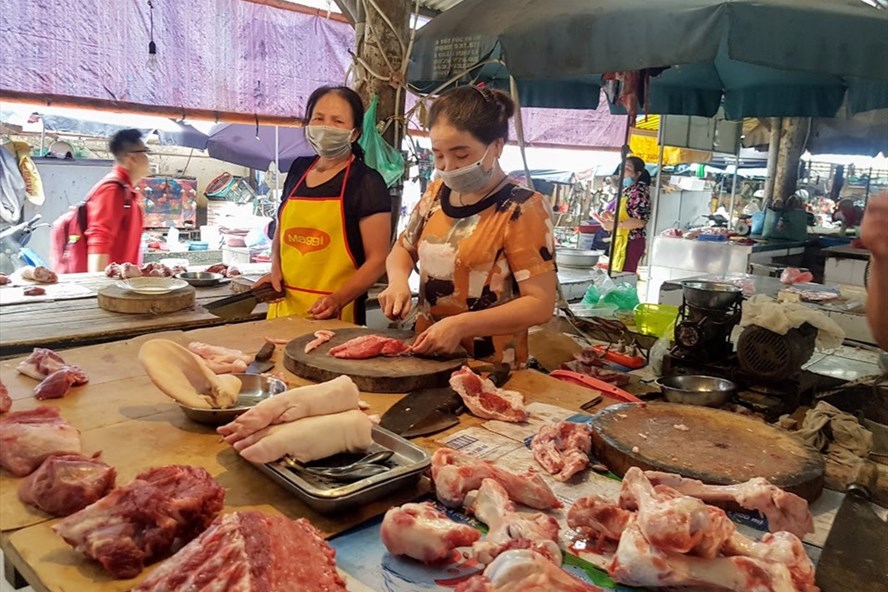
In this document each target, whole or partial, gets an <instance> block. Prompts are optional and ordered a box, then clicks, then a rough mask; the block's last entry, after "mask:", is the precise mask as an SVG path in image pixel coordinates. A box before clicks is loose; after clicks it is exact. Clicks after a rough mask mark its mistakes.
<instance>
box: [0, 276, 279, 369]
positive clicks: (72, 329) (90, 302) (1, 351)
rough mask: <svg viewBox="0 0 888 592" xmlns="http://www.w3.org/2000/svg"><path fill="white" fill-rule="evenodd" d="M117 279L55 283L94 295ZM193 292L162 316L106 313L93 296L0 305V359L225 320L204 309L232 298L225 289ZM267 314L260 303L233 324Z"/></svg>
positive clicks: (79, 278) (83, 278) (69, 278)
mask: <svg viewBox="0 0 888 592" xmlns="http://www.w3.org/2000/svg"><path fill="white" fill-rule="evenodd" d="M116 281H117V280H115V279H112V278H109V277H106V276H105V274H103V273H72V274H65V275H61V276H60V277H59V282H60V283H63V282H70V283H74V284H78V285H80V286H84V287H86V288H90V289H91V290H93V291H98V290H99V289H100V288H103V287H104V286H107V285H112V284H114V282H116ZM196 291H197V293H196V296H195V305H194V307H192V308H186V309H184V310H180V311H177V312H172V313H166V314H122V313H116V312H110V311H107V310H104V309H102V308H100V307H99V304H98V299H97V298H96V296H95V295H93V296H92V297H86V298H78V299H75V300H53V301H37V302H29V303H23V304H7V305H3V306H0V358H8V357H11V356H15V355H20V354H26V353H28V352H30V351H31V350H32V349H33V348H34V347H48V348H51V349H62V348H68V347H76V346H81V345H90V344H94V343H103V342H108V341H113V340H117V339H127V338H130V337H136V336H138V335H144V334H146V333H154V332H157V331H166V330H172V329H178V330H188V329H198V328H201V327H213V326H218V325H224V324H225V323H226V321H225V320H223V319H220V318H219V317H217V316H215V315H213V314H211V313H209V312H207V310H206V309H205V308H204V307H203V305H204V304H206V303H208V302H212V301H214V300H219V299H220V298H224V297H226V296H231V295H232V291H231V287H230V285H229V284H227V283H226V284H221V285H219V286H214V287H208V288H196ZM267 310H268V306H267V305H266V304H260V305H258V306H257V307H256V308H255V309H254V310H253V313H252V314H250V315H248V316H246V317H244V318H243V319H237V321H251V320H257V319H264V318H265V313H266V312H267ZM228 322H231V321H228Z"/></svg>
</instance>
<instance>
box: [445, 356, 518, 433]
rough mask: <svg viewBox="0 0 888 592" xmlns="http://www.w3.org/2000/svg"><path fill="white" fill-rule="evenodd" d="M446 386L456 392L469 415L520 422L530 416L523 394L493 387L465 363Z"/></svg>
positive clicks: (491, 383)
mask: <svg viewBox="0 0 888 592" xmlns="http://www.w3.org/2000/svg"><path fill="white" fill-rule="evenodd" d="M450 387H451V388H452V389H453V390H455V391H456V392H457V393H458V394H459V396H460V397H461V398H462V400H463V403H465V405H466V407H468V408H469V411H471V412H472V414H473V415H476V416H478V417H481V418H483V419H499V420H501V421H511V422H522V421H527V419H528V418H529V417H530V413H528V411H527V409H525V408H524V395H522V394H521V393H519V392H517V391H509V390H505V389H501V388H497V387H496V385H494V384H493V382H491V381H490V380H489V379H487V378H481V377H480V376H478V375H477V374H475V373H474V372H472V369H471V368H469V367H468V366H463V367H462V368H461V369H460V370H457V371H456V372H454V373H453V374H452V375H451V376H450Z"/></svg>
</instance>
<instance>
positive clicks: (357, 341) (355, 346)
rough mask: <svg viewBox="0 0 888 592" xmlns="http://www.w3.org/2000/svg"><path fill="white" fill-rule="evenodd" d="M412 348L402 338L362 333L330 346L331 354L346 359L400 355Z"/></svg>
mask: <svg viewBox="0 0 888 592" xmlns="http://www.w3.org/2000/svg"><path fill="white" fill-rule="evenodd" d="M409 349H410V348H409V347H407V346H406V345H405V344H404V342H403V341H401V340H400V339H395V338H393V337H383V336H382V335H362V336H361V337H355V338H354V339H350V340H348V341H346V342H345V343H343V344H341V345H337V346H335V347H331V348H330V355H331V356H333V357H334V358H342V359H344V360H366V359H369V358H375V357H377V356H399V355H401V354H403V353H405V352H406V351H408V350H409Z"/></svg>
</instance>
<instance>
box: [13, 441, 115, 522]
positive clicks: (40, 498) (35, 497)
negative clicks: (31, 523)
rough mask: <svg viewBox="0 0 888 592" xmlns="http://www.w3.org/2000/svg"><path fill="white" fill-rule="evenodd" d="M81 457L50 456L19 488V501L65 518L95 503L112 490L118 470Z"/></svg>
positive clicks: (95, 458)
mask: <svg viewBox="0 0 888 592" xmlns="http://www.w3.org/2000/svg"><path fill="white" fill-rule="evenodd" d="M98 457H99V455H98V453H97V454H95V455H94V456H93V457H92V458H87V457H85V456H83V455H80V454H59V455H53V456H50V457H49V458H47V459H46V460H45V461H43V464H42V465H40V468H39V469H37V470H36V471H34V472H33V473H31V474H30V475H29V476H28V477H27V478H26V479H25V480H24V481H22V484H21V485H20V486H19V491H18V495H19V499H20V500H22V502H23V503H26V504H28V505H31V506H34V507H35V508H39V509H40V510H43V511H44V512H46V513H48V514H53V515H55V516H67V515H68V514H73V513H74V512H77V511H78V510H82V509H83V508H85V507H86V506H88V505H90V504H91V503H94V502H96V501H98V499H99V498H101V497H103V496H104V495H105V494H106V493H108V490H109V489H111V488H112V487H114V479H115V478H116V477H117V471H116V470H115V469H114V467H112V466H111V465H109V464H107V463H104V462H102V461H101V460H99V458H98Z"/></svg>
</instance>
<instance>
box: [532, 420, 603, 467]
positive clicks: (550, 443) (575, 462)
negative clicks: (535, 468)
mask: <svg viewBox="0 0 888 592" xmlns="http://www.w3.org/2000/svg"><path fill="white" fill-rule="evenodd" d="M530 449H531V450H532V451H533V457H534V458H535V459H536V461H537V462H538V463H540V466H541V467H543V468H544V469H545V470H546V472H548V473H550V474H551V475H552V476H554V477H555V479H557V480H558V481H567V480H568V479H570V478H571V477H573V476H574V475H576V474H577V473H579V472H580V471H582V470H583V469H585V468H586V467H587V466H588V465H589V452H590V451H591V450H592V430H591V429H590V428H589V425H588V424H585V423H575V422H572V421H560V422H558V423H554V424H552V423H547V424H543V425H542V426H540V429H539V431H538V432H537V434H536V435H535V436H534V437H533V440H531V443H530Z"/></svg>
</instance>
